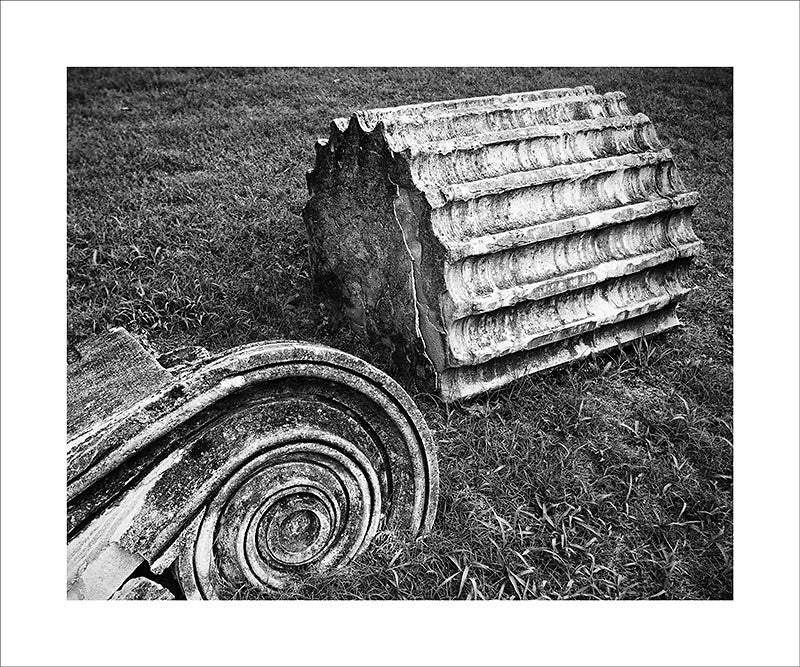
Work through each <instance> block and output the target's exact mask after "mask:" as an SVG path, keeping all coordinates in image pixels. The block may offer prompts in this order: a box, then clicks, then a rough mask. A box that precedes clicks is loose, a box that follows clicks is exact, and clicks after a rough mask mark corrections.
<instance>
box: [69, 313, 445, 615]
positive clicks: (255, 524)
mask: <svg viewBox="0 0 800 667" xmlns="http://www.w3.org/2000/svg"><path fill="white" fill-rule="evenodd" d="M195 352H196V351H195ZM162 359H164V360H165V361H164V362H163V363H168V364H170V363H174V364H175V365H170V366H169V367H168V368H166V367H164V366H163V365H161V364H159V363H158V362H157V361H156V360H155V359H154V358H153V357H152V356H151V355H149V354H148V353H147V352H146V351H145V350H144V349H143V348H142V347H141V346H140V345H139V343H138V342H137V341H136V340H135V339H134V338H133V337H132V336H131V335H130V334H129V333H128V332H126V331H124V330H122V329H117V330H114V331H112V332H110V333H109V334H108V335H107V336H106V337H104V338H101V339H100V340H97V341H94V342H93V343H92V344H91V345H90V346H88V349H86V350H85V351H84V356H83V359H82V360H81V361H78V362H76V366H75V368H74V369H71V371H70V378H71V382H70V385H69V388H68V391H69V393H70V400H69V401H68V402H69V405H70V406H73V409H75V410H78V406H80V405H82V404H88V405H94V406H96V408H95V411H92V412H96V414H97V416H98V418H97V419H96V420H91V419H89V418H88V416H89V414H88V413H87V411H86V410H80V415H77V414H76V415H74V416H71V418H70V421H69V423H70V424H71V425H72V430H71V431H70V433H69V438H68V443H67V541H68V542H67V594H68V597H69V598H75V599H108V598H110V597H112V596H114V595H116V597H118V598H119V597H126V598H129V597H131V596H135V595H137V594H138V593H137V591H138V592H139V593H141V592H142V591H141V590H140V589H141V586H140V585H137V586H136V590H133V588H134V584H129V585H127V587H124V586H123V584H125V582H126V580H127V579H128V578H129V577H130V576H131V575H132V574H133V573H134V572H135V571H136V570H137V569H138V568H140V567H142V566H143V564H146V565H147V567H148V568H149V571H150V572H152V573H153V574H154V575H156V576H159V575H161V574H163V573H164V572H165V570H167V569H168V568H170V569H171V571H172V572H173V573H174V574H175V575H176V576H177V579H178V583H179V584H180V585H181V587H182V589H183V592H184V593H185V595H186V597H187V598H201V599H205V598H224V597H229V596H232V595H234V594H235V593H236V592H237V591H240V590H243V589H247V590H250V591H275V592H277V591H281V590H285V589H287V588H288V587H291V586H292V585H294V584H295V583H297V582H300V581H302V579H303V578H304V577H307V576H310V575H314V574H318V573H323V572H328V571H331V570H334V569H335V568H338V567H341V566H343V565H346V564H347V563H349V562H350V561H351V560H352V559H353V558H355V557H356V556H357V555H358V554H360V553H362V552H363V551H364V550H365V549H366V548H367V547H368V546H369V544H370V542H371V540H372V538H373V537H374V536H375V534H376V533H377V532H378V530H384V529H385V530H391V531H396V532H398V533H402V534H406V535H407V536H408V537H411V538H414V537H416V536H419V535H422V534H424V533H426V532H427V531H429V530H430V528H431V525H432V523H433V520H434V517H435V515H436V507H437V502H438V483H439V480H438V467H437V465H438V464H437V458H436V449H435V444H434V441H433V438H432V435H431V433H430V431H429V429H428V427H427V425H426V423H425V420H424V418H423V417H422V414H421V413H420V412H419V410H418V408H417V407H416V405H415V404H414V402H413V401H412V400H411V398H409V396H408V395H407V394H406V393H405V392H404V391H403V390H402V388H401V387H400V386H399V385H398V384H397V383H396V382H395V381H393V380H392V379H391V378H389V377H388V376H387V375H385V374H384V373H382V372H380V371H379V370H377V369H376V368H374V367H372V366H370V365H369V364H368V363H366V362H364V361H363V360H361V359H358V358H356V357H353V356H351V355H348V354H345V353H344V352H340V351H338V350H334V349H331V348H329V347H325V346H322V345H314V344H308V343H299V342H293V341H281V342H274V343H269V342H267V343H254V344H252V345H245V346H242V347H238V348H234V349H232V350H227V351H225V352H224V353H222V354H216V355H211V354H208V353H203V354H196V353H194V354H192V355H190V356H187V355H185V354H183V355H178V356H177V357H176V356H175V355H172V357H164V358H162ZM168 359H170V361H168ZM139 372H141V378H140V380H141V382H140V383H137V381H136V376H137V373H139ZM112 376H117V377H112ZM92 386H94V387H95V388H96V390H97V394H96V395H94V396H91V395H90V394H91V392H90V391H89V388H90V387H92ZM121 387H138V389H137V391H136V392H132V393H131V396H130V397H129V399H130V400H124V397H121V396H118V393H119V391H120V388H121ZM105 402H111V403H113V405H114V407H115V409H114V410H112V411H108V410H101V409H99V407H98V406H102V405H104V403H105ZM79 417H80V418H79ZM138 584H141V582H138ZM121 587H122V588H121ZM120 591H121V592H120ZM145 592H146V591H145ZM143 594H144V593H143Z"/></svg>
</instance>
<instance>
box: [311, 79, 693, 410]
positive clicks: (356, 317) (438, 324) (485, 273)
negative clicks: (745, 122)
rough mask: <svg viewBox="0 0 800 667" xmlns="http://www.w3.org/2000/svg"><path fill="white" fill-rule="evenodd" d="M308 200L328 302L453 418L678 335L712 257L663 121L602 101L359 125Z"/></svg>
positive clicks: (412, 109)
mask: <svg viewBox="0 0 800 667" xmlns="http://www.w3.org/2000/svg"><path fill="white" fill-rule="evenodd" d="M308 184H309V190H310V192H311V199H310V201H309V202H308V204H307V206H306V208H305V211H304V218H305V221H306V225H307V228H308V234H309V240H310V248H311V262H312V267H313V269H314V275H315V281H316V284H317V286H318V287H319V288H321V289H322V290H323V291H324V292H327V293H328V294H329V295H331V296H332V297H333V298H335V299H336V300H337V302H339V303H341V306H342V307H343V309H344V313H345V315H346V316H347V317H348V319H349V320H350V322H351V323H352V324H353V326H354V327H355V328H356V329H357V330H358V331H360V332H361V333H362V334H363V335H365V336H366V337H367V338H368V339H370V340H372V341H373V342H376V343H377V342H384V343H385V342H386V341H387V340H388V341H389V342H390V343H391V344H390V346H389V347H390V348H391V349H393V350H394V358H393V359H392V362H393V364H394V367H395V369H396V370H397V371H398V372H400V371H401V370H402V367H403V365H405V366H407V367H408V366H409V362H412V363H411V364H410V365H411V367H412V368H413V367H416V372H417V374H418V375H419V374H420V372H421V371H424V372H426V373H427V374H428V375H429V376H430V377H431V378H432V379H433V380H435V382H436V385H437V386H438V388H439V390H440V392H441V394H442V396H443V397H444V398H445V400H456V399H461V398H468V397H470V396H474V395H475V394H478V393H481V392H483V391H487V390H489V389H492V388H495V387H498V386H501V385H503V384H505V383H507V382H510V381H511V380H514V379H516V378H519V377H522V376H524V375H527V374H530V373H535V372H537V371H541V370H543V369H546V368H551V367H553V366H556V365H559V364H562V363H566V362H568V361H571V360H574V359H578V358H581V357H584V356H586V355H587V354H591V353H593V352H596V351H599V350H603V349H606V348H609V347H614V346H616V345H617V344H619V343H624V342H627V341H630V340H632V339H635V338H638V337H640V336H643V335H648V334H652V333H656V332H659V331H663V330H665V329H668V328H670V327H674V326H676V325H677V324H679V322H678V319H677V317H676V316H675V304H676V303H677V302H678V301H680V300H681V299H682V298H683V297H684V296H685V295H686V294H687V292H688V291H689V287H688V285H687V282H686V270H685V269H686V265H687V263H688V262H689V261H690V259H691V258H692V256H694V255H695V254H696V253H697V252H698V251H699V250H700V248H701V246H702V242H701V241H700V240H699V239H698V238H697V237H696V236H695V234H694V232H693V230H692V225H691V219H690V218H691V213H692V211H693V209H694V207H695V205H696V204H697V202H698V193H697V192H689V191H687V190H686V188H685V187H684V185H683V183H682V181H681V178H680V176H679V174H678V171H677V168H676V166H675V163H674V161H673V158H672V153H671V152H670V150H669V149H667V148H665V147H664V146H663V145H662V143H661V141H660V140H659V138H658V136H657V134H656V130H655V128H654V127H653V124H652V123H651V122H650V120H649V118H648V117H647V116H645V115H643V114H636V115H633V114H631V113H630V111H629V109H628V107H627V104H626V102H625V95H624V94H623V93H621V92H611V93H606V94H604V95H598V94H596V93H595V91H594V89H593V88H592V87H591V86H581V87H578V88H564V89H555V90H544V91H536V92H530V93H517V94H511V95H503V96H497V97H482V98H474V99H464V100H453V101H445V102H433V103H428V104H417V105H410V106H403V107H395V108H386V109H373V110H368V111H359V112H357V113H355V114H354V115H353V116H352V118H350V119H349V120H348V119H346V118H342V119H337V120H335V121H334V122H333V123H332V125H331V130H330V137H329V138H328V139H323V140H320V141H318V143H317V148H316V165H315V168H314V170H313V171H312V172H311V173H310V174H309V176H308Z"/></svg>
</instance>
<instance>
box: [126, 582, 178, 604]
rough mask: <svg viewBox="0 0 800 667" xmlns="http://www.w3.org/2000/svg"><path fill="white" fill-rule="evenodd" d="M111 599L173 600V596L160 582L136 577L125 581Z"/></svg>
mask: <svg viewBox="0 0 800 667" xmlns="http://www.w3.org/2000/svg"><path fill="white" fill-rule="evenodd" d="M111 599H112V600H174V599H175V596H174V595H173V594H172V593H170V592H169V591H168V590H167V589H166V588H164V587H163V586H162V585H161V584H158V583H156V582H155V581H153V580H152V579H146V578H145V577H136V578H134V579H129V580H128V581H126V582H125V583H124V584H123V585H122V587H121V588H120V589H119V590H118V591H117V592H116V593H114V595H112V596H111Z"/></svg>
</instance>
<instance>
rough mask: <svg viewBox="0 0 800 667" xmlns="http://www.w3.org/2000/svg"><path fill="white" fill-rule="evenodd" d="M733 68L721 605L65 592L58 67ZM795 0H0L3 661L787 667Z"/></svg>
mask: <svg viewBox="0 0 800 667" xmlns="http://www.w3.org/2000/svg"><path fill="white" fill-rule="evenodd" d="M132 64H135V65H262V66H263V65H353V64H361V65H478V64H480V65H524V66H533V65H550V66H563V65H596V66H611V65H631V66H652V65H670V66H695V65H718V66H734V67H735V75H734V76H735V148H736V158H735V170H736V195H735V220H736V223H735V229H736V234H735V238H736V269H735V293H736V299H735V304H736V305H735V321H736V324H735V346H736V362H735V375H736V388H735V431H736V455H735V494H736V501H735V502H736V512H735V601H733V602H717V603H664V602H659V603H647V602H640V603H599V604H595V603H574V602H573V603H477V604H465V603H434V602H431V603H364V604H362V603H338V604H336V603H308V602H299V603H269V604H264V603H261V604H259V603H255V604H253V603H228V604H224V603H222V604H191V603H187V604H180V605H152V604H151V605H147V604H144V605H130V604H128V605H124V604H123V605H120V604H119V603H117V604H110V603H98V604H95V603H81V604H76V603H72V604H68V603H67V602H66V601H65V600H64V581H63V579H64V568H63V563H64V562H65V558H64V553H65V547H64V544H63V535H64V513H63V497H64V468H63V444H64V422H65V408H64V392H65V380H64V373H63V369H64V331H65V329H64V322H65V308H66V305H65V304H66V299H65V275H66V267H65V253H64V249H65V231H64V211H65V207H66V206H65V181H64V165H65V160H66V149H65V145H66V144H65V136H66V133H65V121H64V119H65V99H66V96H65V92H66V82H65V67H66V66H68V65H71V66H77V65H132ZM798 220H799V216H798V5H797V4H795V3H768V2H756V3H679V4H665V3H624V2H623V3H615V4H605V3H600V2H589V3H565V4H558V3H556V4H550V3H546V4H545V3H541V4H531V3H510V4H507V3H500V2H494V3H488V4H483V3H469V4H463V3H415V4H397V3H383V4H373V3H352V4H346V5H345V4H334V3H300V4H285V3H271V4H259V3H221V4H216V3H189V2H178V3H155V4H153V3H139V2H136V3H127V2H126V3H99V2H88V3H67V2H57V3H31V4H26V3H17V2H14V3H9V2H6V3H4V4H3V5H2V223H1V225H2V269H1V270H2V401H3V404H2V449H1V450H0V451H1V452H2V587H1V588H0V590H1V591H2V643H1V644H0V646H2V662H3V664H9V665H12V664H13V665H17V664H109V663H113V664H268V663H269V664H413V663H425V664H436V663H439V664H464V665H466V664H619V665H624V664H742V665H744V664H772V665H778V664H797V663H798V659H799V658H798V645H797V642H798V424H797V421H798V385H797V369H798V271H797V268H798V252H797V251H798Z"/></svg>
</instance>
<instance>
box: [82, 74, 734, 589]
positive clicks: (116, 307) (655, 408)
mask: <svg viewBox="0 0 800 667" xmlns="http://www.w3.org/2000/svg"><path fill="white" fill-rule="evenodd" d="M580 84H593V85H594V86H595V87H596V88H597V90H598V92H607V91H609V90H623V91H625V92H626V93H627V94H628V100H629V104H630V107H631V110H632V111H633V112H638V111H641V112H644V113H646V114H648V115H649V116H650V117H651V118H652V119H653V121H654V123H655V124H656V127H657V129H658V130H659V134H660V136H661V138H662V139H663V140H664V141H665V143H667V144H668V145H669V146H670V147H671V148H672V149H673V151H674V153H675V156H676V161H677V163H678V166H679V167H680V168H681V171H682V175H683V177H684V180H685V182H686V184H687V186H688V187H690V188H693V189H697V190H699V191H700V193H701V197H702V200H701V204H700V206H699V207H698V209H697V211H696V213H695V216H694V226H695V230H696V232H697V234H698V235H699V236H700V238H702V239H703V240H704V241H705V242H706V253H705V254H704V255H703V256H702V257H701V258H700V260H699V262H697V264H696V267H695V270H694V272H693V279H694V281H695V284H696V285H697V289H696V290H695V291H694V292H693V293H692V295H690V297H689V299H688V300H687V301H686V302H685V303H684V304H683V305H682V306H681V307H680V308H679V314H680V316H681V319H682V320H683V322H684V323H685V327H684V328H682V329H680V330H678V331H672V332H668V333H666V334H663V335H660V336H657V337H655V338H653V339H651V340H649V341H647V342H641V343H638V344H636V345H633V346H631V347H627V348H625V349H624V350H623V351H616V352H613V353H608V354H604V355H600V356H598V357H596V358H593V359H588V360H585V361H582V362H578V363H576V364H573V365H571V366H569V367H567V368H562V369H556V370H553V371H550V372H546V373H543V374H541V375H539V376H536V377H533V378H527V379H525V380H521V381H518V382H516V383H514V384H512V385H510V386H508V387H506V388H505V389H502V390H499V391H496V392H494V393H491V394H489V395H487V396H484V397H482V398H479V399H477V400H476V401H473V402H472V403H468V404H466V405H464V406H459V407H453V406H450V407H448V406H445V405H443V404H442V403H441V402H440V401H439V400H437V399H436V398H435V397H432V396H430V395H427V394H422V393H420V392H419V390H418V389H417V388H416V387H407V389H408V390H409V391H410V392H411V393H412V395H413V396H415V398H416V400H417V402H418V404H419V406H420V408H421V409H422V411H423V412H424V414H425V416H426V418H427V420H428V423H429V424H430V426H431V428H432V429H433V431H434V434H435V437H436V439H437V441H438V443H439V452H440V470H441V483H442V493H441V503H440V508H439V516H438V518H437V522H436V525H435V529H434V531H433V533H432V534H431V535H430V536H429V537H428V538H426V539H425V540H424V541H421V542H418V543H415V544H408V543H406V542H405V541H404V540H402V539H399V538H398V537H397V536H393V535H390V534H382V535H379V537H378V538H377V540H376V542H375V543H374V544H373V548H372V549H371V550H370V551H368V553H367V554H365V555H364V556H363V557H362V558H361V559H360V560H359V561H358V562H357V563H355V564H353V565H352V566H350V567H349V568H347V569H345V570H344V571H343V572H339V573H337V574H336V575H335V576H329V577H325V578H320V579H319V580H315V581H311V582H308V584H307V585H304V586H303V588H302V590H298V591H297V592H296V595H297V596H298V597H334V598H373V599H376V598H487V599H489V598H581V599H587V598H625V599H631V598H637V599H641V598H658V599H669V598H672V599H675V598H685V599H696V598H711V599H719V598H731V597H732V596H733V478H732V474H733V466H732V463H733V430H732V429H733V423H732V400H733V368H732V366H733V202H732V199H733V74H732V70H729V69H580V70H579V69H291V70H289V69H259V70H245V69H242V70H216V69H193V70H173V69H166V70H149V69H148V70H117V69H96V70H91V69H79V70H74V69H73V70H70V71H69V73H68V105H67V125H68V156H67V167H68V171H67V191H68V205H67V253H68V288H67V289H68V306H67V308H68V325H67V329H68V330H67V337H68V343H70V344H72V343H74V342H76V341H77V340H80V339H82V338H85V337H87V336H90V335H92V334H93V333H96V332H101V331H103V330H104V329H105V328H106V327H108V326H110V325H119V326H124V327H126V328H128V329H129V330H130V331H132V332H135V333H138V334H144V335H146V336H147V338H148V339H149V341H150V343H151V344H152V345H153V347H155V348H156V349H157V350H160V351H165V350H167V349H169V348H170V347H173V346H176V345H182V344H193V345H204V346H206V347H208V348H209V349H211V350H219V349H222V348H226V347H230V346H234V345H239V344H242V343H248V342H252V341H255V340H261V339H269V338H297V339H303V340H310V341H317V342H322V343H327V344H329V345H333V346H335V347H338V348H341V349H343V350H345V351H348V352H351V353H353V354H356V355H359V356H361V357H363V358H365V359H367V360H370V361H373V362H374V361H376V360H375V358H374V356H373V355H372V354H371V352H370V350H369V349H366V348H365V347H364V346H363V345H362V344H360V343H359V341H358V340H356V339H355V338H354V337H353V335H352V334H350V333H349V332H348V330H347V328H346V327H345V326H344V324H343V322H342V321H341V319H340V317H339V316H338V314H337V313H336V311H335V310H330V309H329V308H328V307H326V306H325V305H323V304H322V303H320V301H319V299H318V298H317V297H316V296H315V295H314V293H313V292H312V289H311V281H310V276H309V265H308V258H307V244H306V238H305V228H304V225H303V221H302V218H301V210H302V207H303V206H304V204H305V202H306V200H307V198H308V193H307V189H306V184H305V174H306V172H307V171H308V170H309V169H311V167H312V166H313V159H314V148H313V146H314V141H315V139H316V138H317V137H320V136H325V135H326V134H327V128H328V125H329V123H330V121H331V120H332V119H333V118H334V117H337V116H341V115H346V114H348V113H350V112H352V111H354V110H356V109H359V108H369V107H376V106H390V105H394V104H405V103H411V102H418V101H430V100H437V99H448V98H455V97H471V96H476V95H487V94H496V93H508V92H515V91H524V90H536V89H542V88H552V87H560V86H574V85H580ZM68 351H69V345H68Z"/></svg>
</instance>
